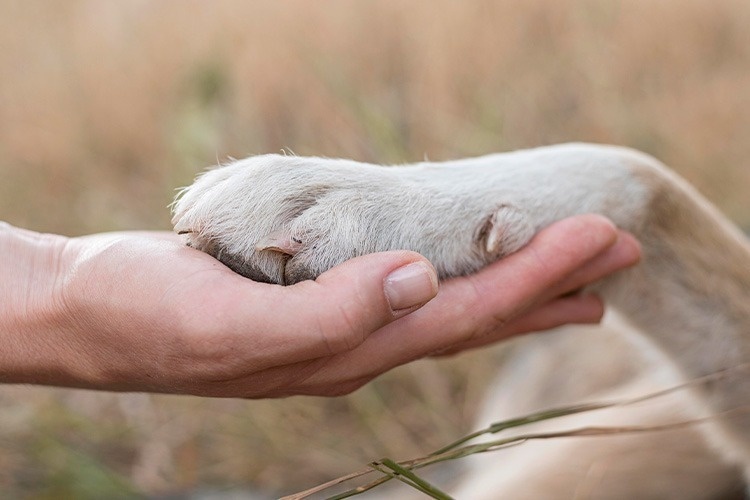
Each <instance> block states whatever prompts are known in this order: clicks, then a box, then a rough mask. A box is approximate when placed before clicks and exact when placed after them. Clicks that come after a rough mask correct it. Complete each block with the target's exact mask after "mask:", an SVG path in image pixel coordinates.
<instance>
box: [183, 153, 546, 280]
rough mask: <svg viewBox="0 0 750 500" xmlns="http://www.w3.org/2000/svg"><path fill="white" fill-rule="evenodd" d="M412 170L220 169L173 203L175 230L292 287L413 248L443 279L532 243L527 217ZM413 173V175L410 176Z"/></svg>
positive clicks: (262, 165)
mask: <svg viewBox="0 0 750 500" xmlns="http://www.w3.org/2000/svg"><path fill="white" fill-rule="evenodd" d="M414 172H416V171H412V170H411V169H409V168H399V167H379V166H374V165H366V164H359V163H355V162H351V161H345V160H328V159H320V158H298V157H286V156H278V155H265V156H257V157H251V158H248V159H246V160H242V161H239V162H235V163H233V164H230V165H227V166H224V167H221V168H217V169H215V170H211V171H208V172H206V173H205V174H203V175H201V176H200V177H199V178H198V179H197V180H196V181H195V183H194V184H193V185H192V186H190V187H189V188H186V189H185V190H183V192H182V193H181V194H180V196H179V197H178V199H177V201H176V202H175V204H174V218H173V224H174V228H175V231H177V232H178V233H180V234H183V235H184V237H185V240H186V243H187V244H188V245H190V246H192V247H194V248H197V249H199V250H202V251H204V252H207V253H209V254H210V255H212V256H214V257H216V258H217V259H218V260H220V261H221V262H223V263H224V264H225V265H227V266H228V267H229V268H231V269H232V270H234V271H235V272H237V273H239V274H242V275H244V276H246V277H248V278H251V279H253V280H256V281H262V282H270V283H279V284H292V283H296V282H298V281H302V280H305V279H314V278H316V277H317V276H318V275H319V274H321V273H323V272H325V271H326V270H328V269H330V268H331V267H333V266H335V265H337V264H340V263H341V262H343V261H345V260H347V259H350V258H352V257H356V256H358V255H363V254H367V253H373V252H378V251H386V250H397V249H405V250H413V251H417V252H419V253H422V254H423V255H425V257H427V258H428V259H430V261H431V262H432V263H433V265H434V266H435V268H436V269H437V270H438V273H439V274H440V275H441V277H444V278H445V277H450V276H456V275H461V274H466V273H470V272H473V271H476V270H477V269H479V268H480V267H482V266H484V265H486V264H487V263H488V262H491V261H494V260H497V259H498V258H500V257H502V256H504V255H507V254H508V253H511V252H514V251H516V250H518V249H519V248H521V247H522V246H523V245H525V244H526V243H527V242H528V241H529V239H531V237H532V236H533V234H534V232H535V227H534V225H533V224H531V223H530V222H529V221H528V217H527V215H526V214H525V212H524V211H523V210H522V209H521V208H519V207H515V206H513V205H511V204H509V203H505V204H504V203H502V202H501V200H498V201H497V202H493V203H492V204H488V203H486V200H485V201H483V200H480V199H478V198H477V197H475V196H472V195H471V193H470V192H462V191H461V190H458V191H456V190H455V189H454V187H452V186H451V183H450V182H448V183H446V182H433V183H431V182H429V181H428V180H427V179H428V178H429V177H430V175H428V174H425V173H423V176H424V177H425V180H424V181H423V180H420V179H417V178H415V177H414V175H413V174H414ZM405 174H406V175H405Z"/></svg>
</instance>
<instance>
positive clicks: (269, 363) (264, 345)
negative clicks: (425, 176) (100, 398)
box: [0, 215, 640, 398]
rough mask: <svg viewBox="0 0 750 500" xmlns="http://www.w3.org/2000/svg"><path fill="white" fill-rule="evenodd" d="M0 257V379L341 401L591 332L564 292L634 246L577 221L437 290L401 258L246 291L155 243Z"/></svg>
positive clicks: (368, 260) (597, 221)
mask: <svg viewBox="0 0 750 500" xmlns="http://www.w3.org/2000/svg"><path fill="white" fill-rule="evenodd" d="M0 256H2V260H1V261H0V275H2V280H0V336H1V337H2V348H0V382H4V383H27V384H43V385H55V386H67V387H83V388H91V389H102V390H114V391H141V392H162V393H179V394H193V395H200V396H216V397H243V398H265V397H283V396H290V395H294V394H311V395H320V396H336V395H341V394H346V393H349V392H352V391H353V390H355V389H357V388H359V387H361V386H362V385H364V384H365V383H366V382H368V381H369V380H371V379H373V378H375V377H376V376H378V375H379V374H381V373H383V372H385V371H387V370H390V369H392V368H394V367H396V366H399V365H402V364H405V363H408V362H410V361H413V360H416V359H419V358H422V357H425V356H428V355H435V354H446V353H454V352H459V351H461V350H464V349H468V348H476V347H479V346H482V345H486V344H489V343H492V342H497V341H499V340H501V339H504V338H508V337H511V336H513V335H519V334H524V333H528V332H533V331H538V330H545V329H548V328H552V327H555V326H559V325H561V324H566V323H595V322H598V321H599V320H600V319H601V316H602V314H603V304H602V303H601V301H600V300H599V299H598V298H597V297H596V296H594V295H590V294H571V292H575V291H576V290H579V289H580V288H582V287H584V286H585V285H587V284H590V283H592V282H594V281H597V280H599V279H601V278H602V277H604V276H607V275H609V274H611V273H613V272H616V271H618V270H620V269H623V268H625V267H628V266H631V265H634V264H635V263H637V261H638V259H639V258H640V247H639V245H638V243H637V241H636V240H635V239H634V238H633V237H632V236H631V235H629V234H627V233H625V232H622V231H618V230H617V229H616V228H615V227H614V226H613V225H612V223H611V222H609V221H608V220H607V219H604V218H602V217H600V216H596V215H583V216H577V217H573V218H570V219H566V220H563V221H560V222H558V223H555V224H553V225H552V226H550V227H548V228H547V229H545V230H543V231H542V232H540V233H539V234H538V235H537V236H536V237H535V238H534V239H533V240H532V241H531V243H530V244H529V245H528V246H527V247H526V248H524V249H522V250H521V251H519V252H517V253H515V254H513V255H511V256H509V257H507V258H505V259H503V260H502V261H499V262H496V263H494V264H492V265H490V266H488V267H487V268H485V269H483V270H482V271H480V272H478V273H477V274H475V275H471V276H466V277H462V278H455V279H451V280H448V281H445V282H443V283H441V284H440V286H439V287H438V283H437V278H436V277H435V274H434V270H433V268H432V266H431V265H430V263H429V262H427V261H426V260H425V259H424V257H422V256H421V255H419V254H416V253H413V252H408V251H393V252H384V253H379V254H372V255H365V256H362V257H358V258H355V259H352V260H350V261H347V262H345V263H343V264H341V265H340V266H337V267H335V268H333V269H331V270H330V271H328V272H326V273H324V274H322V275H321V276H319V277H318V279H316V280H315V281H304V282H300V283H297V284H295V285H292V286H287V287H282V286H278V285H271V284H265V283H256V282H253V281H250V280H248V279H246V278H243V277H242V276H239V275H237V274H235V273H233V272H232V271H230V270H229V269H228V268H226V267H225V266H224V265H222V264H221V263H220V262H218V261H217V260H215V259H213V258H212V257H210V256H209V255H207V254H204V253H202V252H199V251H197V250H194V249H191V248H188V247H186V246H184V245H183V244H182V243H181V242H180V241H179V239H178V238H177V237H176V236H175V235H173V234H171V233H166V232H121V233H103V234H95V235H90V236H83V237H78V238H66V237H63V236H59V235H49V234H39V233H35V232H32V231H28V230H24V229H19V228H16V227H13V226H10V225H8V224H2V223H0ZM438 289H439V291H438Z"/></svg>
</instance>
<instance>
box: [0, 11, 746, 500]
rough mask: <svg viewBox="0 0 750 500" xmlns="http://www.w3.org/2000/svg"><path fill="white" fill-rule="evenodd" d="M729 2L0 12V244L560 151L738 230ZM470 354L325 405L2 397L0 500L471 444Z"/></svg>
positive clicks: (483, 361) (269, 483)
mask: <svg viewBox="0 0 750 500" xmlns="http://www.w3.org/2000/svg"><path fill="white" fill-rule="evenodd" d="M748 26H750V3H748V2H746V1H743V0H714V1H711V2H708V1H703V0H629V1H627V2H625V1H614V0H524V1H521V0H509V1H504V2H495V1H484V0H482V1H472V2H454V1H449V0H420V1H412V2H403V1H395V0H386V1H359V2H345V1H343V0H334V1H329V2H325V3H317V2H305V1H302V0H290V1H285V2H275V1H256V2H242V1H232V0H215V1H212V2H208V1H188V0H180V1H178V0H162V1H160V2H149V1H145V0H125V1H115V0H67V1H66V2H47V1H44V0H0V74H1V75H2V78H0V219H3V220H6V221H8V222H10V223H12V224H15V225H19V226H24V227H28V228H31V229H35V230H38V231H49V232H55V233H62V234H68V235H78V234H85V233H89V232H96V231H106V230H121V229H142V228H153V229H165V228H169V218H170V215H169V212H168V209H167V205H168V204H169V203H170V201H171V199H172V197H173V195H174V192H175V191H174V189H175V188H176V187H178V186H183V185H186V184H188V183H190V182H191V180H192V178H193V177H194V175H195V174H196V173H197V172H198V171H200V170H201V169H203V168H204V167H206V166H208V165H213V164H216V163H217V161H221V160H224V159H226V158H227V157H237V158H240V157H244V156H248V155H250V154H256V153H266V152H279V151H280V150H281V149H282V148H290V149H292V150H293V151H294V152H295V153H297V154H299V155H321V156H331V157H337V156H343V157H351V158H355V159H359V160H364V161H373V162H381V163H389V162H410V161H418V160H421V159H423V158H424V157H425V156H427V157H428V158H430V159H431V160H441V159H450V158H456V157H462V156H469V155H479V154H484V153H489V152H496V151H501V150H508V149H517V148H523V147H532V146H538V145H543V144H550V143H556V142H564V141H571V140H583V141H594V142H606V143H616V144H623V145H628V146H632V147H636V148H639V149H642V150H645V151H647V152H649V153H651V154H654V155H656V156H657V157H659V158H660V159H662V160H663V161H665V162H666V163H668V164H669V165H671V166H672V167H673V168H675V169H676V170H678V171H679V172H680V173H681V174H682V175H684V176H685V177H687V178H688V179H689V180H690V181H691V182H692V183H693V184H695V185H696V186H698V188H699V189H700V190H701V191H702V192H703V193H705V194H706V195H707V196H708V197H709V198H710V199H712V200H713V201H714V202H715V203H717V204H718V205H719V206H720V208H722V210H723V211H724V212H725V213H727V214H728V215H729V216H730V217H732V218H733V219H734V220H735V221H736V222H738V223H739V224H740V225H741V226H743V227H745V228H750V195H748V189H749V188H750V161H749V160H748V158H750V141H749V140H748V138H750V92H749V91H748V89H750V30H748V29H747V27H748ZM491 358H492V353H491V352H482V353H471V354H466V355H463V356H461V357H459V358H458V359H453V360H441V361H434V360H430V361H423V362H419V363H416V364H414V365H413V366H409V367H404V368H401V369H398V370H396V371H395V372H394V373H392V374H389V375H386V376H384V377H382V378H381V379H379V380H378V381H376V382H375V383H373V384H371V385H370V386H368V387H367V388H365V389H363V390H361V391H358V392H357V393H355V394H354V395H352V396H350V397H346V398H340V399H336V400H318V399H313V398H292V399H288V400H284V401H255V402H245V401H224V400H200V399H196V398H186V397H170V396H149V395H141V394H126V395H115V394H104V393H102V394H98V393H91V392H86V391H71V390H61V389H45V388H29V387H2V388H0V491H2V493H3V498H6V497H7V498H14V497H17V498H40V499H43V498H114V497H131V496H133V497H137V496H139V495H145V494H148V495H170V494H178V493H180V492H187V491H194V490H196V489H200V488H205V487H215V488H231V487H245V486H248V485H254V486H255V487H258V488H261V489H263V490H265V491H268V492H291V491H294V490H295V489H301V488H304V487H308V486H312V485H314V484H316V483H318V482H322V481H324V480H327V479H330V478H332V477H335V476H337V475H340V474H343V473H345V472H349V471H351V470H353V469H356V468H359V466H360V464H363V463H365V462H367V461H368V460H370V459H374V458H379V457H381V456H384V455H388V456H392V457H394V458H408V457H410V456H412V455H416V454H418V453H424V452H428V451H431V450H432V449H434V448H437V447H439V446H440V445H442V444H445V443H447V442H449V441H451V440H453V439H454V438H456V437H457V436H459V435H461V433H462V432H464V431H466V430H467V429H468V427H469V426H470V422H471V417H472V415H473V411H474V408H475V407H476V404H477V403H478V401H479V400H480V398H481V394H482V386H483V383H484V381H486V380H487V378H488V377H489V376H490V374H491V372H492V370H491Z"/></svg>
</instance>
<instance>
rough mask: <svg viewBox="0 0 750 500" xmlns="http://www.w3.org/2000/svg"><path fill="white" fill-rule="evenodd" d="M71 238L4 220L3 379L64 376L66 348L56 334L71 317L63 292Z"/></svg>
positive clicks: (0, 282)
mask: <svg viewBox="0 0 750 500" xmlns="http://www.w3.org/2000/svg"><path fill="white" fill-rule="evenodd" d="M67 242H68V238H66V237H64V236H59V235H52V234H41V233H36V232H33V231H28V230H25V229H20V228H16V227H13V226H10V225H8V224H6V223H2V222H0V255H1V256H2V262H1V263H0V277H1V279H0V335H2V337H3V338H2V339H1V341H2V348H1V349H0V382H4V383H44V384H56V383H60V382H62V380H63V379H64V378H65V372H66V367H65V363H63V358H64V357H65V356H64V355H63V351H64V347H63V346H62V345H60V343H59V342H57V341H56V338H59V337H60V335H61V334H64V331H65V330H66V329H67V325H66V321H65V318H66V317H68V316H69V314H68V313H67V311H66V307H65V303H64V300H63V293H62V289H63V286H64V284H63V283H64V277H65V269H66V265H65V262H64V254H65V251H64V250H65V248H66V246H67Z"/></svg>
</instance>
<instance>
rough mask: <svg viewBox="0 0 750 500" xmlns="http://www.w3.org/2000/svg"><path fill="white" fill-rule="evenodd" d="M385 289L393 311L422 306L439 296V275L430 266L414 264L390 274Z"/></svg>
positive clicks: (420, 263)
mask: <svg viewBox="0 0 750 500" xmlns="http://www.w3.org/2000/svg"><path fill="white" fill-rule="evenodd" d="M384 289H385V296H386V298H387V299H388V304H390V306H391V309H392V310H393V311H399V310H402V309H409V308H411V307H415V306H421V305H422V304H425V303H426V302H428V301H429V300H430V299H432V298H433V297H434V296H435V295H437V291H438V280H437V275H436V274H435V270H434V269H433V268H432V266H430V265H429V264H427V263H425V262H414V263H412V264H408V265H406V266H404V267H400V268H398V269H396V270H395V271H393V272H392V273H391V274H389V275H388V276H387V277H386V278H385V281H384Z"/></svg>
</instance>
